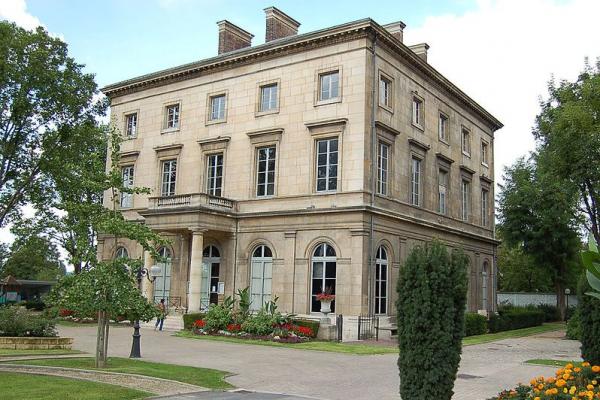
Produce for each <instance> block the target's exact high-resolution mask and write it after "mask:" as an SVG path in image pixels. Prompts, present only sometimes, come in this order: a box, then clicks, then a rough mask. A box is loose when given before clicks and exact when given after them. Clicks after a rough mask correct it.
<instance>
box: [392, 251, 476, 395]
mask: <svg viewBox="0 0 600 400" xmlns="http://www.w3.org/2000/svg"><path fill="white" fill-rule="evenodd" d="M466 266H467V257H466V256H465V255H464V254H463V253H462V252H459V251H453V252H452V254H451V255H450V254H448V251H447V250H446V247H445V246H444V245H442V244H441V243H439V242H437V241H434V242H433V243H431V244H428V245H426V246H417V247H415V248H414V249H413V250H412V252H411V253H410V255H409V256H408V258H407V260H406V263H405V265H404V266H403V268H401V269H400V277H399V279H398V284H397V289H396V290H397V293H398V300H397V302H396V306H397V310H398V343H399V348H400V357H399V358H398V367H399V369H400V397H402V398H403V399H412V400H430V399H436V400H450V399H451V398H452V394H453V390H452V388H453V387H454V380H455V379H456V374H457V372H458V364H459V362H460V353H461V346H462V338H463V336H464V331H465V306H466V295H467V274H466Z"/></svg>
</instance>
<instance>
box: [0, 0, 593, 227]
mask: <svg viewBox="0 0 600 400" xmlns="http://www.w3.org/2000/svg"><path fill="white" fill-rule="evenodd" d="M269 6H276V7H277V8H279V9H281V10H282V11H284V12H286V13H287V14H289V15H290V16H292V17H293V18H294V19H296V20H298V21H299V22H300V23H301V24H302V25H301V26H300V33H305V32H310V31H313V30H316V29H321V28H326V27H329V26H332V25H336V24H340V23H344V22H348V21H353V20H357V19H361V18H366V17H371V18H373V19H374V20H375V21H377V22H378V23H380V24H386V23H390V22H394V21H398V20H401V21H403V22H404V23H405V24H406V25H407V27H406V29H405V31H404V32H405V36H404V42H405V43H406V44H408V45H410V44H415V43H421V42H426V43H428V44H429V45H430V49H429V53H428V61H429V63H430V64H431V65H432V66H433V67H434V68H436V69H437V70H438V71H439V72H441V73H442V74H443V75H445V76H446V77H447V78H448V79H450V80H451V81H452V82H453V83H454V84H456V85H457V86H458V87H460V88H461V89H462V90H463V91H464V92H466V93H467V94H468V95H469V96H470V97H472V98H473V99H474V100H475V101H477V102H478V103H479V104H481V105H482V106H483V107H484V108H486V109H487V110H488V111H489V112H491V113H492V114H493V115H494V116H496V117H497V118H498V119H499V120H500V121H502V122H503V123H504V128H503V129H501V130H500V131H498V132H497V133H496V137H495V146H494V153H495V154H494V155H495V163H496V165H495V173H496V180H497V182H501V175H502V171H503V168H504V167H505V166H507V165H510V164H511V163H513V162H514V161H515V160H516V159H517V158H518V157H520V156H523V155H526V154H527V153H528V152H529V151H531V150H533V148H534V141H533V137H532V135H531V131H532V127H533V125H534V122H535V116H536V114H537V113H538V111H539V101H540V96H545V95H546V93H547V84H548V82H549V80H550V79H551V78H553V77H554V78H555V79H556V80H560V79H567V80H575V79H576V78H577V75H578V74H579V72H581V70H582V69H583V67H584V60H585V58H586V57H587V58H589V60H590V61H592V62H594V61H595V60H596V59H597V58H598V57H599V56H600V46H599V45H600V40H599V38H600V23H598V22H597V17H598V15H600V1H599V0H438V1H434V0H421V1H414V0H411V1H407V0H395V1H371V2H367V3H365V1H364V0H362V1H361V0H345V1H334V0H329V1H323V0H318V1H314V0H302V1H298V0H295V1H292V0H279V1H278V0H268V1H263V0H212V1H208V0H102V1H100V0H88V1H77V0H0V19H7V20H10V21H14V22H16V23H17V24H18V25H20V26H23V27H24V28H26V29H32V28H34V27H35V26H37V25H42V26H44V27H45V28H46V29H47V30H48V31H49V32H50V33H51V34H52V35H54V36H57V37H60V38H61V39H62V40H64V41H65V42H67V43H68V45H69V53H70V54H71V56H73V57H74V58H75V59H76V60H77V61H78V62H80V63H83V64H85V65H86V70H87V71H88V72H92V73H94V74H95V75H96V82H97V83H98V84H99V86H104V85H107V84H109V83H114V82H117V81H120V80H124V79H128V78H132V77H135V76H139V75H142V74H145V73H149V72H154V71H157V70H160V69H164V68H169V67H174V66H177V65H180V64H184V63H188V62H192V61H197V60H200V59H203V58H207V57H212V56H214V55H216V52H217V25H216V22H217V21H220V20H223V19H227V20H229V21H231V22H233V23H234V24H236V25H239V26H241V27H242V28H244V29H246V30H247V31H249V32H251V33H254V35H255V37H254V40H253V44H260V43H263V42H264V12H263V9H264V8H266V7H269ZM0 239H2V235H1V234H0Z"/></svg>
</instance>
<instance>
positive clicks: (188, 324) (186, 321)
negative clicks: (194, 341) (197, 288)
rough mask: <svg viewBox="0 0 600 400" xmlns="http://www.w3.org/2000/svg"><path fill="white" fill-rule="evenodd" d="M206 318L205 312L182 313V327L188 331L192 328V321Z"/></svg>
mask: <svg viewBox="0 0 600 400" xmlns="http://www.w3.org/2000/svg"><path fill="white" fill-rule="evenodd" d="M204 318H206V313H201V312H198V313H189V314H184V315H183V329H185V330H187V331H189V330H191V329H192V328H193V326H194V322H196V321H197V320H199V319H204Z"/></svg>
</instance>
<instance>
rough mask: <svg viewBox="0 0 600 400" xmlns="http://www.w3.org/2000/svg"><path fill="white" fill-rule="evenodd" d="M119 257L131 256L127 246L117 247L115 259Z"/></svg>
mask: <svg viewBox="0 0 600 400" xmlns="http://www.w3.org/2000/svg"><path fill="white" fill-rule="evenodd" d="M117 258H129V252H128V251H127V249H126V248H125V247H123V246H119V247H117V251H115V259H117Z"/></svg>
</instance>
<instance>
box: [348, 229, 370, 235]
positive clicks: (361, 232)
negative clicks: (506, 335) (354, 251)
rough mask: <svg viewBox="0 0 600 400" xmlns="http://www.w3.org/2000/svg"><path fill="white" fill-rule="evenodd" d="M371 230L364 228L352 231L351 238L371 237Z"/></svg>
mask: <svg viewBox="0 0 600 400" xmlns="http://www.w3.org/2000/svg"><path fill="white" fill-rule="evenodd" d="M369 233H370V232H369V230H368V229H364V228H354V229H350V236H369Z"/></svg>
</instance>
